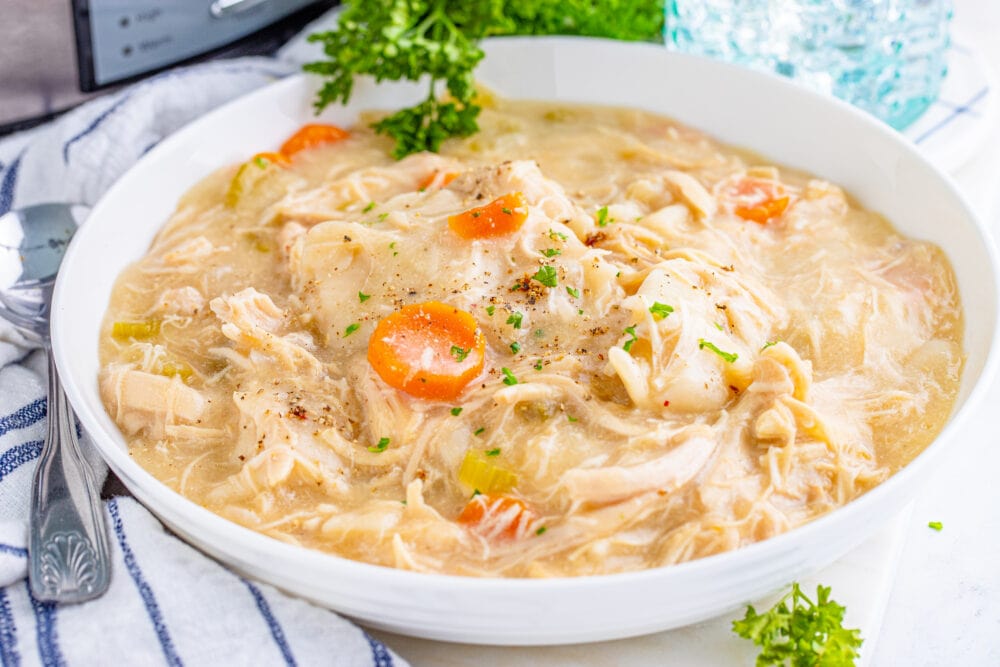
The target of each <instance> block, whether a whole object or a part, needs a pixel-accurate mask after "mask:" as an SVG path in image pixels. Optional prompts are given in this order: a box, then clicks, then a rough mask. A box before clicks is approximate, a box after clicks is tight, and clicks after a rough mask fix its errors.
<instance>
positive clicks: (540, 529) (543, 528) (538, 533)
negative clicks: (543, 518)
mask: <svg viewBox="0 0 1000 667" xmlns="http://www.w3.org/2000/svg"><path fill="white" fill-rule="evenodd" d="M546 530H547V529H546V528H545V526H541V527H539V529H538V530H536V531H535V535H543V534H544V533H545V531H546Z"/></svg>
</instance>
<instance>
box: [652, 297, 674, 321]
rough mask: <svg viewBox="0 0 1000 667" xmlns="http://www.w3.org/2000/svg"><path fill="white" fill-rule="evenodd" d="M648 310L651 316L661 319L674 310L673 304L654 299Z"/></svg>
mask: <svg viewBox="0 0 1000 667" xmlns="http://www.w3.org/2000/svg"><path fill="white" fill-rule="evenodd" d="M649 312H651V313H652V314H653V317H654V318H656V319H658V320H662V319H663V318H664V317H666V316H667V315H669V314H670V313H672V312H674V307H673V306H668V305H667V304H665V303H660V302H659V301H654V302H653V305H652V306H650V307H649Z"/></svg>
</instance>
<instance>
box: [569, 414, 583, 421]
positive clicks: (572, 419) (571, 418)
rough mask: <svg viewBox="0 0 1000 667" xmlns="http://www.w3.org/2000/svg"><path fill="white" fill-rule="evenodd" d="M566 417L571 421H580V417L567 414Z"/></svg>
mask: <svg viewBox="0 0 1000 667" xmlns="http://www.w3.org/2000/svg"><path fill="white" fill-rule="evenodd" d="M566 419H568V420H570V421H571V422H578V421H580V420H579V419H577V418H576V417H574V416H573V415H566Z"/></svg>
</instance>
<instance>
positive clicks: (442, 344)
mask: <svg viewBox="0 0 1000 667" xmlns="http://www.w3.org/2000/svg"><path fill="white" fill-rule="evenodd" d="M485 357H486V339H485V338H484V336H483V332H482V331H480V330H479V327H478V325H477V324H476V320H475V319H474V318H473V317H472V315H470V314H469V313H467V312H465V311H464V310H459V309H458V308H455V307H454V306H449V305H447V304H443V303H440V302H438V301H428V302H426V303H418V304H414V305H410V306H404V307H403V308H401V309H400V310H397V311H396V312H395V313H393V314H391V315H389V316H388V317H386V318H385V319H383V320H382V321H381V322H379V323H378V325H377V326H376V327H375V331H374V332H373V333H372V336H371V339H369V341H368V362H369V363H370V364H371V365H372V368H373V369H375V372H376V373H378V375H379V377H381V378H382V379H383V380H385V382H386V384H388V385H389V386H390V387H393V388H395V389H399V390H400V391H405V392H406V393H407V394H410V395H411V396H416V397H418V398H430V399H439V400H451V399H454V398H455V397H457V396H458V395H459V394H460V393H462V390H463V389H465V386H466V385H467V384H469V383H470V382H471V381H472V380H473V379H474V378H475V377H476V376H477V375H479V373H480V372H481V371H482V370H483V362H484V360H485Z"/></svg>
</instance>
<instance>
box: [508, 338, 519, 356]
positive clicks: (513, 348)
mask: <svg viewBox="0 0 1000 667" xmlns="http://www.w3.org/2000/svg"><path fill="white" fill-rule="evenodd" d="M510 351H511V352H512V353H513V354H517V353H518V352H520V351H521V344H520V343H518V342H517V341H516V340H515V341H514V342H513V343H511V344H510Z"/></svg>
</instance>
